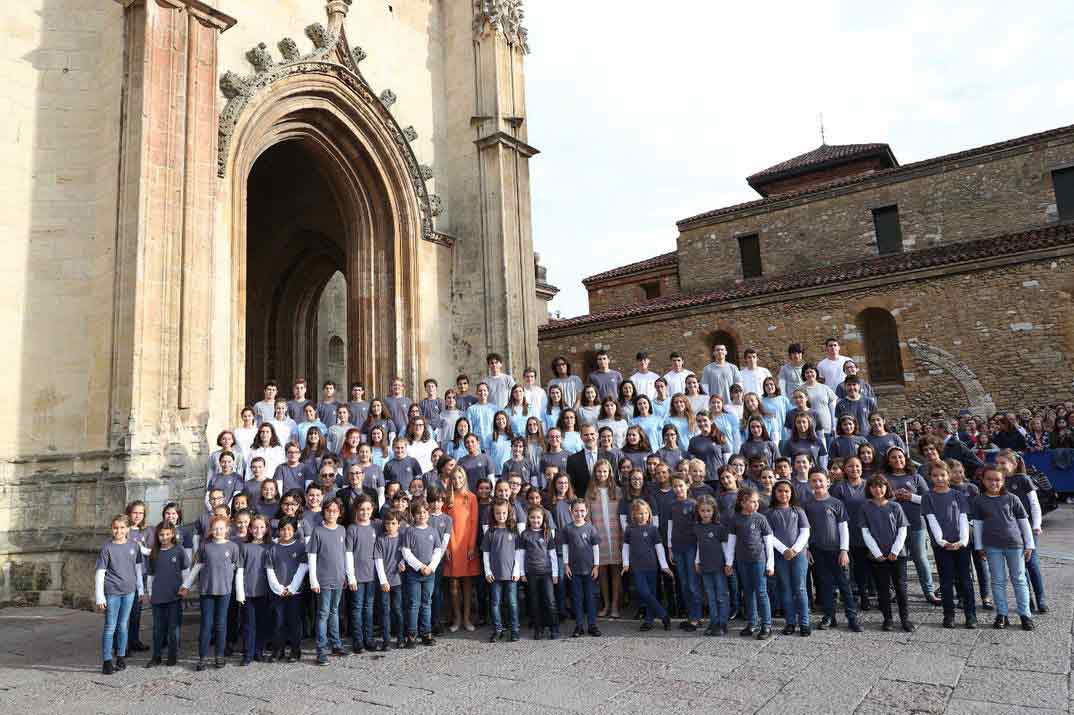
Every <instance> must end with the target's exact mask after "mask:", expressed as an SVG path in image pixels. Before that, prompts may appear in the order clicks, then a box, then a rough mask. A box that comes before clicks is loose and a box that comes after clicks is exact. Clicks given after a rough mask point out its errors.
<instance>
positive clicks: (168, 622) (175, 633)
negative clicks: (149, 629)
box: [153, 600, 183, 658]
mask: <svg viewBox="0 0 1074 715" xmlns="http://www.w3.org/2000/svg"><path fill="white" fill-rule="evenodd" d="M182 612H183V602H182V601H179V600H175V601H171V602H170V603H154V604H153V657H154V658H160V657H161V655H162V654H163V653H164V646H165V645H167V646H168V657H169V658H175V657H177V656H178V655H179V614H180V613H182Z"/></svg>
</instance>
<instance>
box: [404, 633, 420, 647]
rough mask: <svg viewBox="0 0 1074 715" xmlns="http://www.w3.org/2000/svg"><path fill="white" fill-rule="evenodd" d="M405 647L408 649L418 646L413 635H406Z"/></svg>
mask: <svg viewBox="0 0 1074 715" xmlns="http://www.w3.org/2000/svg"><path fill="white" fill-rule="evenodd" d="M403 647H404V648H406V649H407V650H414V649H415V648H417V647H418V644H417V643H416V642H415V641H414V638H413V637H411V636H407V637H406V645H404V646H403Z"/></svg>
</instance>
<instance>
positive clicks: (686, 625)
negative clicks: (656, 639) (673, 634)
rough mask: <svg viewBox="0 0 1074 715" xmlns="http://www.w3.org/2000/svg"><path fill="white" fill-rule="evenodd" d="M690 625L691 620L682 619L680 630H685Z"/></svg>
mask: <svg viewBox="0 0 1074 715" xmlns="http://www.w3.org/2000/svg"><path fill="white" fill-rule="evenodd" d="M689 625H690V621H680V622H679V630H680V631H685V630H686V629H687V627H689Z"/></svg>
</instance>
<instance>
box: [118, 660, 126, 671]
mask: <svg viewBox="0 0 1074 715" xmlns="http://www.w3.org/2000/svg"><path fill="white" fill-rule="evenodd" d="M126 669H127V659H126V658H118V657H117V658H116V671H117V672H118V671H120V670H126Z"/></svg>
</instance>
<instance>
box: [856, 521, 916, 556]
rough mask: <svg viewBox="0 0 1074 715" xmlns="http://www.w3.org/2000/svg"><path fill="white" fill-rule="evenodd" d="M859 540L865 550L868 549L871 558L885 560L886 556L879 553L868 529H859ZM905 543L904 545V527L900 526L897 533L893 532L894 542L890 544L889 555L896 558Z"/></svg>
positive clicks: (877, 545)
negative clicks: (863, 543) (862, 542)
mask: <svg viewBox="0 0 1074 715" xmlns="http://www.w3.org/2000/svg"><path fill="white" fill-rule="evenodd" d="M861 539H862V541H864V542H865V548H867V549H869V553H870V554H872V555H873V558H877V559H882V558H885V557H886V556H887V554H885V553H882V552H881V551H880V545H879V544H878V543H876V539H874V538H873V535H872V534H871V533H869V529H868V527H864V526H863V527H862V529H861ZM905 543H906V527H905V526H900V527H899V530H898V531H897V532H895V541H893V542H892V543H891V552H890V553H892V554H895V555H896V556H898V555H899V554H901V553H902V547H903V544H905Z"/></svg>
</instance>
